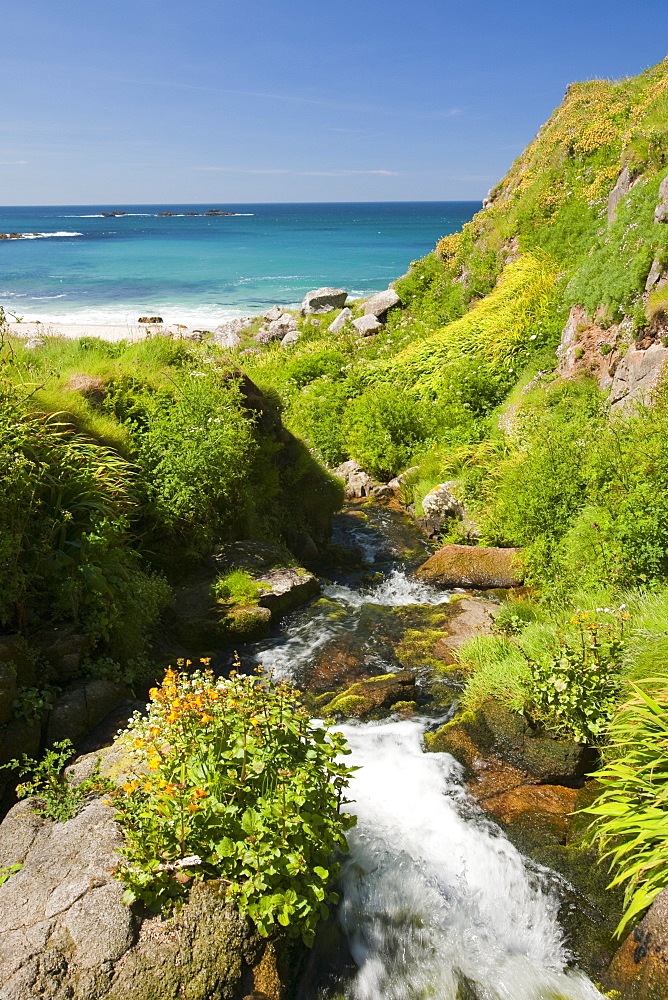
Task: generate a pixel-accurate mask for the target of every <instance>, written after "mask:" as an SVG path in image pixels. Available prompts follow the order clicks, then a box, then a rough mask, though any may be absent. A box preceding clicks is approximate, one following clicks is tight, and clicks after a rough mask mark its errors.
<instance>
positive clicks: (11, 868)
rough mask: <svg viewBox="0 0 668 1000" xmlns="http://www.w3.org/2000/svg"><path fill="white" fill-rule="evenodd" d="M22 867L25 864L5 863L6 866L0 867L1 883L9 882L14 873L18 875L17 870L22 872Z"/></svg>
mask: <svg viewBox="0 0 668 1000" xmlns="http://www.w3.org/2000/svg"><path fill="white" fill-rule="evenodd" d="M22 868H23V865H21V864H16V865H5V867H4V868H0V885H3V884H4V883H5V882H7V881H8V880H9V879H10V878H11V877H12V875H16V873H17V872H20V871H21V869H22Z"/></svg>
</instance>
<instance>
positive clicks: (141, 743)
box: [135, 739, 146, 750]
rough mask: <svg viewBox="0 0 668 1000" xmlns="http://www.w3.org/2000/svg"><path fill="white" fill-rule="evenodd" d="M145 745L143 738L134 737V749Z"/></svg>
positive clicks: (139, 748)
mask: <svg viewBox="0 0 668 1000" xmlns="http://www.w3.org/2000/svg"><path fill="white" fill-rule="evenodd" d="M145 746H146V744H145V743H144V741H143V740H140V739H136V740H135V749H136V750H141V748H142V747H145Z"/></svg>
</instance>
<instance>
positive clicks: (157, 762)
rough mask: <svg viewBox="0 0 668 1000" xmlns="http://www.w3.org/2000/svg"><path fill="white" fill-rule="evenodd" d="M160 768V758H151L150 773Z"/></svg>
mask: <svg viewBox="0 0 668 1000" xmlns="http://www.w3.org/2000/svg"><path fill="white" fill-rule="evenodd" d="M159 767H160V758H159V757H151V759H150V760H149V762H148V769H149V771H157V770H158V768H159Z"/></svg>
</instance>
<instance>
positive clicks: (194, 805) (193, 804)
mask: <svg viewBox="0 0 668 1000" xmlns="http://www.w3.org/2000/svg"><path fill="white" fill-rule="evenodd" d="M198 809H199V806H198V804H197V803H196V802H191V803H190V805H189V806H188V812H191V813H194V812H197V810H198Z"/></svg>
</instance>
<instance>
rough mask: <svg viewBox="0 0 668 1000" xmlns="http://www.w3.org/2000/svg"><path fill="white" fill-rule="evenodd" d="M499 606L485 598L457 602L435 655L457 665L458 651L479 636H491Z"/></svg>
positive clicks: (465, 599)
mask: <svg viewBox="0 0 668 1000" xmlns="http://www.w3.org/2000/svg"><path fill="white" fill-rule="evenodd" d="M499 610H500V608H499V605H498V604H495V603H494V601H489V600H487V599H486V598H484V597H464V598H462V599H461V600H458V601H455V602H454V604H453V610H452V614H451V615H450V616H449V617H448V621H447V625H446V632H447V634H446V635H445V636H443V638H442V639H440V640H439V641H438V643H437V644H436V645H435V647H434V653H435V655H436V656H437V657H439V658H440V659H443V660H444V661H445V662H447V663H456V662H457V657H456V651H457V650H458V649H459V648H460V646H463V645H464V643H465V642H468V641H469V639H473V638H474V637H475V636H477V635H489V634H490V633H491V631H492V626H493V625H494V619H495V618H496V616H497V615H498V613H499Z"/></svg>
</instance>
